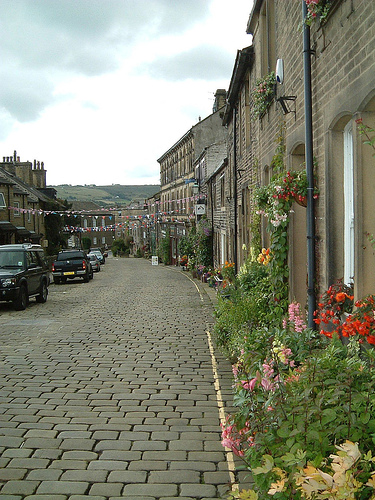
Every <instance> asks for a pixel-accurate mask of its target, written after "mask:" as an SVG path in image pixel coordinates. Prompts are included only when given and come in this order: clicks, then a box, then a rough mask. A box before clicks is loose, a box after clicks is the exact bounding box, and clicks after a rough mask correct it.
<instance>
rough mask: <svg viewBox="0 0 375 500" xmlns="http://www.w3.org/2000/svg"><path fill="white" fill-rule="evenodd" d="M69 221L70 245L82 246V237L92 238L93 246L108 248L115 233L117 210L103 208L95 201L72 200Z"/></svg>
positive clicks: (68, 214)
mask: <svg viewBox="0 0 375 500" xmlns="http://www.w3.org/2000/svg"><path fill="white" fill-rule="evenodd" d="M67 216H68V217H69V222H70V224H68V225H67V226H66V227H65V231H66V234H67V235H68V236H69V238H68V246H70V247H78V248H81V247H82V238H87V239H89V240H90V246H91V248H101V249H103V250H104V249H107V248H110V247H111V246H112V242H113V239H114V234H115V229H114V228H115V218H116V215H115V212H114V211H108V210H105V209H103V208H102V207H101V206H100V205H98V204H97V203H95V202H93V201H72V202H71V208H70V209H69V210H68V211H67Z"/></svg>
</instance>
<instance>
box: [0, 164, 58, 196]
mask: <svg viewBox="0 0 375 500" xmlns="http://www.w3.org/2000/svg"><path fill="white" fill-rule="evenodd" d="M0 177H1V179H5V180H6V181H7V183H8V184H11V185H13V186H14V187H13V190H14V192H15V193H16V194H26V195H27V196H28V198H29V199H30V201H31V202H33V203H36V202H38V200H40V201H44V202H50V201H51V198H49V197H48V196H46V195H44V194H43V193H41V192H40V191H39V190H38V189H37V188H35V187H33V186H30V185H29V184H26V183H25V182H23V181H22V180H21V179H20V178H19V177H16V176H15V175H13V174H11V173H10V172H8V171H7V170H5V169H4V168H3V167H0Z"/></svg>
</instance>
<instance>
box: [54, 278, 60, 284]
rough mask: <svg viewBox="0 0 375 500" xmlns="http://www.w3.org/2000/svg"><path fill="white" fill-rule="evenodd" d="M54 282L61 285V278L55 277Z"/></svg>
mask: <svg viewBox="0 0 375 500" xmlns="http://www.w3.org/2000/svg"><path fill="white" fill-rule="evenodd" d="M53 282H54V283H55V285H60V283H61V279H60V278H53Z"/></svg>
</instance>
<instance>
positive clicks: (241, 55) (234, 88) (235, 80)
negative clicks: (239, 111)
mask: <svg viewBox="0 0 375 500" xmlns="http://www.w3.org/2000/svg"><path fill="white" fill-rule="evenodd" d="M253 58H254V47H253V46H252V45H251V46H249V47H246V48H244V49H242V50H238V51H237V56H236V60H235V63H234V68H233V72H232V78H231V81H230V85H229V90H228V97H227V101H228V104H227V105H226V107H225V112H224V118H223V125H227V124H228V122H229V119H230V113H231V111H232V109H233V106H234V105H235V103H236V101H237V99H238V93H239V90H240V87H241V85H242V83H243V78H244V76H245V74H246V71H247V70H248V69H250V67H251V64H252V62H253Z"/></svg>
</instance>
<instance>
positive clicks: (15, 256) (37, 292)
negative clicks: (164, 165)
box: [0, 243, 50, 311]
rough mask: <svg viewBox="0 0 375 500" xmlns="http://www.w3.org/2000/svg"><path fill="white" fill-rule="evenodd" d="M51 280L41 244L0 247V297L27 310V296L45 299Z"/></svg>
mask: <svg viewBox="0 0 375 500" xmlns="http://www.w3.org/2000/svg"><path fill="white" fill-rule="evenodd" d="M49 283H50V279H49V269H48V264H47V262H46V260H45V258H44V252H43V248H42V247H41V246H40V245H32V244H29V243H27V244H26V243H25V244H17V245H2V246H0V300H1V301H2V302H4V301H6V302H13V305H14V308H15V309H16V310H17V311H21V310H23V309H26V307H27V305H28V302H29V299H30V297H35V298H36V301H37V302H40V303H43V302H46V300H47V296H48V286H49Z"/></svg>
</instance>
